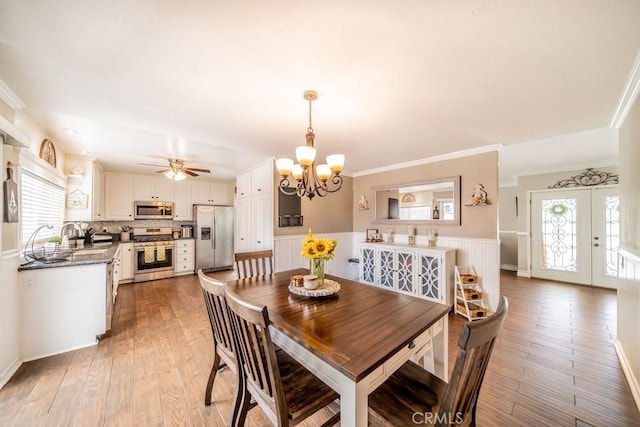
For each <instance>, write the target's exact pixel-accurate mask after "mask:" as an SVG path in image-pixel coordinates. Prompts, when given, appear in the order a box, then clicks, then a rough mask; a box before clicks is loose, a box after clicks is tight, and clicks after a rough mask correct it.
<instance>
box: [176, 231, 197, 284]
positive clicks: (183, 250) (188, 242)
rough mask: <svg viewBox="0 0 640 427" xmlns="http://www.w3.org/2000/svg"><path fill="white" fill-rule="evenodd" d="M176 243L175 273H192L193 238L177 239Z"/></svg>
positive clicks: (193, 268)
mask: <svg viewBox="0 0 640 427" xmlns="http://www.w3.org/2000/svg"><path fill="white" fill-rule="evenodd" d="M175 244H176V249H175V251H176V266H175V275H176V276H180V275H183V274H193V273H194V271H195V250H194V248H195V240H194V239H179V240H176V241H175Z"/></svg>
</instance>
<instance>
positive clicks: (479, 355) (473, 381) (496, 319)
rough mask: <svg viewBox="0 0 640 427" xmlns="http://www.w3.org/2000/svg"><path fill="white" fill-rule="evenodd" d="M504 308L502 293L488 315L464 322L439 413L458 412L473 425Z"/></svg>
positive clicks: (507, 306) (500, 326) (506, 304)
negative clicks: (493, 310)
mask: <svg viewBox="0 0 640 427" xmlns="http://www.w3.org/2000/svg"><path fill="white" fill-rule="evenodd" d="M508 311H509V304H508V302H507V299H506V298H505V297H504V296H503V297H502V298H501V299H500V303H499V304H498V309H497V310H496V312H495V313H494V314H493V315H492V316H490V317H489V318H487V319H483V320H478V321H475V322H469V323H466V324H465V325H464V327H463V329H462V332H461V333H460V338H459V340H458V347H459V351H458V356H457V358H456V363H455V366H454V368H453V372H452V374H451V378H450V379H449V384H448V386H447V389H446V391H445V393H444V397H443V398H442V401H441V403H440V407H439V409H438V412H439V414H441V415H444V414H460V416H461V417H462V418H463V419H464V420H468V421H469V424H468V425H475V408H476V404H477V401H478V395H479V394H480V387H481V386H482V380H483V379H484V375H485V372H486V371H487V366H488V364H489V359H490V358H491V352H492V351H493V347H494V344H495V341H496V338H497V336H498V332H499V331H500V329H501V328H502V324H503V323H504V320H505V318H506V315H507V312H508ZM443 425H447V424H443ZM464 425H467V424H466V423H465V424H464Z"/></svg>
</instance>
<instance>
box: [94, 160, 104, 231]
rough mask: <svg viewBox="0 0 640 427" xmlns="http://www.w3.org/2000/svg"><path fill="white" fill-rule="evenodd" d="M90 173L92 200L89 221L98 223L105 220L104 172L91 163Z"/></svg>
mask: <svg viewBox="0 0 640 427" xmlns="http://www.w3.org/2000/svg"><path fill="white" fill-rule="evenodd" d="M91 172H92V182H91V184H92V190H91V191H92V193H93V198H92V200H91V219H92V220H93V221H100V220H103V219H104V218H105V216H104V172H102V168H101V167H100V165H99V164H98V163H97V162H93V163H92V165H91Z"/></svg>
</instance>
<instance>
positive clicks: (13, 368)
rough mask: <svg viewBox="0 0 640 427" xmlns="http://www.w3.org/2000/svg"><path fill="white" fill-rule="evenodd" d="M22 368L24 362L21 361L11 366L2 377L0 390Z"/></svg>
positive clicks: (14, 362)
mask: <svg viewBox="0 0 640 427" xmlns="http://www.w3.org/2000/svg"><path fill="white" fill-rule="evenodd" d="M20 366H22V361H21V360H20V359H15V360H14V361H13V362H12V363H11V365H10V366H9V367H8V368H7V369H6V370H5V371H4V372H3V373H2V375H0V389H2V387H4V386H5V384H7V382H9V380H10V379H11V377H12V376H13V374H15V373H16V372H17V371H18V369H19V368H20Z"/></svg>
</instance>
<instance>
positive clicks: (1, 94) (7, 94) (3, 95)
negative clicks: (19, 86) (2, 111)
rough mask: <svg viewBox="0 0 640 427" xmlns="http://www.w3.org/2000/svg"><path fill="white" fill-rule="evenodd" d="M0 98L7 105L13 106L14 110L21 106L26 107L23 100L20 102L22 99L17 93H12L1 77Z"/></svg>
mask: <svg viewBox="0 0 640 427" xmlns="http://www.w3.org/2000/svg"><path fill="white" fill-rule="evenodd" d="M0 99H2V100H3V101H4V102H5V103H6V104H7V105H8V106H9V107H11V108H13V109H14V110H19V109H21V108H25V107H26V105H25V104H24V102H22V100H21V99H20V98H18V95H16V94H15V93H13V91H12V90H11V88H9V86H7V84H6V83H5V82H4V81H2V80H1V79H0Z"/></svg>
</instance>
